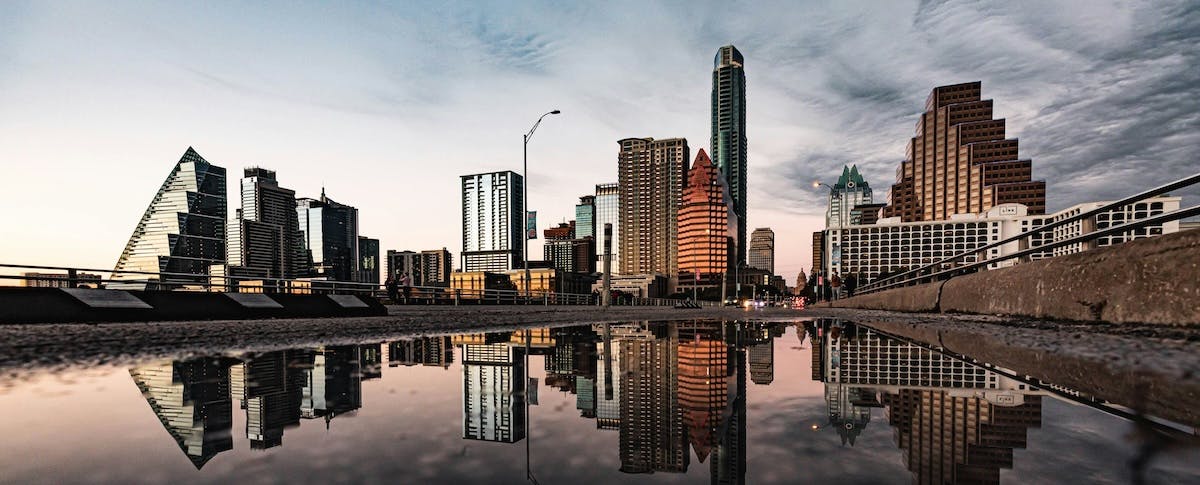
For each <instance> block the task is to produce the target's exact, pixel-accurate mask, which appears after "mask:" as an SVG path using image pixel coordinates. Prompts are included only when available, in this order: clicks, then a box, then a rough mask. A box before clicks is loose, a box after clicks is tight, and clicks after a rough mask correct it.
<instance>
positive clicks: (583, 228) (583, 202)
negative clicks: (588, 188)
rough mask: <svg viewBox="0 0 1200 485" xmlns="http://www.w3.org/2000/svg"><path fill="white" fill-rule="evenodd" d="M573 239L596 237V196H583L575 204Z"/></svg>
mask: <svg viewBox="0 0 1200 485" xmlns="http://www.w3.org/2000/svg"><path fill="white" fill-rule="evenodd" d="M575 237H577V238H580V239H583V238H585V237H590V238H595V237H596V196H594V195H585V196H582V197H580V198H579V203H578V204H575Z"/></svg>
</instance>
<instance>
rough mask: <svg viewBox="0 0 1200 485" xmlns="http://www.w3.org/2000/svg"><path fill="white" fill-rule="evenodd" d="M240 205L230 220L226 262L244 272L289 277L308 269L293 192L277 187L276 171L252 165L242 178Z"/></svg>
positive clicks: (263, 276)
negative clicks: (234, 228) (233, 226)
mask: <svg viewBox="0 0 1200 485" xmlns="http://www.w3.org/2000/svg"><path fill="white" fill-rule="evenodd" d="M241 194H242V208H241V209H239V210H238V211H237V218H236V219H235V220H234V221H232V222H231V224H236V225H237V226H238V227H237V230H231V231H230V241H229V244H230V247H229V265H230V266H237V267H240V268H241V269H240V270H239V271H241V272H242V274H245V275H252V276H256V277H261V278H283V279H290V278H295V277H297V276H300V275H302V274H303V273H304V272H306V270H307V266H308V258H307V256H306V253H305V252H304V243H303V241H302V239H303V234H302V233H301V232H300V223H299V219H298V217H297V211H296V191H294V190H291V189H285V188H283V187H280V186H279V182H278V181H277V180H276V179H275V172H274V171H272V170H267V169H265V168H258V167H251V168H247V169H246V171H245V178H243V179H242V192H241Z"/></svg>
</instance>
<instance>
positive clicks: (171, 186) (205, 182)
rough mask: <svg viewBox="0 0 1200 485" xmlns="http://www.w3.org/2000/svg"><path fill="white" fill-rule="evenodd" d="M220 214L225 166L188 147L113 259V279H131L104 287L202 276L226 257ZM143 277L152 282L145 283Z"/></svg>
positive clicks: (165, 283) (173, 283) (171, 283)
mask: <svg viewBox="0 0 1200 485" xmlns="http://www.w3.org/2000/svg"><path fill="white" fill-rule="evenodd" d="M225 217H226V205H225V169H224V168H221V167H218V166H216V165H212V164H210V163H208V161H207V160H205V159H204V158H203V157H201V156H200V154H199V153H196V151H195V150H193V149H192V148H191V147H188V149H187V151H186V152H184V154H183V157H182V158H180V159H179V162H177V163H176V164H175V168H174V169H172V170H171V174H170V175H168V176H167V180H166V181H164V182H163V184H162V186H161V187H159V189H158V193H156V194H155V195H154V199H153V200H151V201H150V206H149V207H147V208H146V212H145V213H144V214H142V218H141V220H140V221H138V225H137V227H136V228H135V229H134V230H133V235H131V236H130V237H129V242H128V243H126V244H125V250H124V251H121V256H120V258H118V259H117V265H116V268H115V269H114V274H113V276H112V279H114V280H131V282H130V283H117V284H110V285H109V287H110V288H125V289H145V288H146V287H148V286H149V287H155V286H158V287H165V288H172V287H178V286H182V285H186V284H194V283H201V282H204V281H206V280H207V279H208V276H207V275H208V269H209V266H210V265H213V264H223V263H224V262H225ZM120 271H145V272H151V273H159V272H162V273H183V274H194V275H197V276H196V277H189V276H155V275H142V274H121V273H119V272H120ZM147 280H149V281H151V283H149V284H147V283H145V281H147ZM134 281H136V282H134Z"/></svg>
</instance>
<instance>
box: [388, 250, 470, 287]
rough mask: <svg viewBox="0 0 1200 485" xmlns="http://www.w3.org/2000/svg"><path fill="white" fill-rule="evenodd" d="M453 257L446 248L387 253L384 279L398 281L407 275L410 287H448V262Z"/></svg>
mask: <svg viewBox="0 0 1200 485" xmlns="http://www.w3.org/2000/svg"><path fill="white" fill-rule="evenodd" d="M452 257H453V256H452V255H451V254H450V251H449V250H447V249H446V248H442V249H427V250H425V251H421V252H419V253H418V252H415V251H396V250H394V249H389V250H388V251H387V269H386V272H385V276H384V279H385V280H386V279H387V278H393V279H396V280H397V281H399V279H400V276H402V275H408V277H409V281H410V284H411V285H412V286H441V287H445V286H449V285H450V261H451V258H452Z"/></svg>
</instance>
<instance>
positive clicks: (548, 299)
mask: <svg viewBox="0 0 1200 485" xmlns="http://www.w3.org/2000/svg"><path fill="white" fill-rule="evenodd" d="M0 268H9V269H25V270H43V271H45V270H51V271H67V272H68V273H67V274H66V275H47V276H25V275H0V279H8V280H26V281H63V280H68V284H69V285H71V286H74V285H75V284H79V283H85V284H86V283H100V284H148V285H153V284H161V285H167V286H180V287H187V288H196V287H199V288H204V289H205V290H206V291H213V290H216V291H231V290H232V291H236V290H235V288H238V286H237V285H236V284H234V283H237V282H241V281H255V282H258V281H261V282H264V283H272V284H271V285H269V286H268V285H264V286H254V287H250V288H252V289H254V290H258V291H262V292H268V293H275V292H286V293H301V294H304V293H315V294H326V293H355V294H367V295H370V296H381V295H383V296H386V295H385V293H384V291H383V286H382V285H380V284H376V283H364V282H359V281H336V280H319V279H286V278H259V277H253V276H231V275H224V276H220V275H209V274H197V273H175V272H157V273H156V272H151V271H138V270H100V269H94V268H77V267H69V266H48V265H23V264H7V263H0ZM72 273H97V274H107V275H108V277H107V278H106V277H101V278H99V279H98V280H97V279H84V278H81V277H79V276H78V275H75V276H74V277H73V279H72V276H71V275H72ZM118 275H143V276H147V278H138V279H126V278H114V276H118ZM164 276H165V277H168V278H167V279H165V281H164V280H162V278H163V277H164ZM151 277H156V278H158V279H155V278H151ZM171 277H174V278H178V279H170V278H171ZM298 284H299V285H298ZM242 288H246V287H244V286H243V287H242ZM401 288H402V294H403V295H407V296H403V297H400V298H402V299H401V300H400V301H402V302H406V303H409V302H415V303H423V304H454V305H459V304H472V303H477V304H526V305H537V304H540V305H599V304H600V298H598V297H596V296H595V295H593V294H591V293H565V292H555V291H545V290H534V291H531V292H528V295H527V294H526V292H524V291H518V290H515V289H495V288H482V289H461V288H459V289H456V288H450V287H443V286H408V287H407V288H403V287H401ZM684 301H685V300H680V299H671V298H649V297H635V296H625V297H621V298H616V299H613V304H614V305H617V306H628V305H638V306H674V305H678V304H680V303H683V302H684ZM695 303H696V304H697V305H699V306H703V307H714V306H719V305H720V302H709V301H697V302H695Z"/></svg>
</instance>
